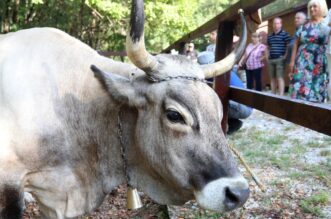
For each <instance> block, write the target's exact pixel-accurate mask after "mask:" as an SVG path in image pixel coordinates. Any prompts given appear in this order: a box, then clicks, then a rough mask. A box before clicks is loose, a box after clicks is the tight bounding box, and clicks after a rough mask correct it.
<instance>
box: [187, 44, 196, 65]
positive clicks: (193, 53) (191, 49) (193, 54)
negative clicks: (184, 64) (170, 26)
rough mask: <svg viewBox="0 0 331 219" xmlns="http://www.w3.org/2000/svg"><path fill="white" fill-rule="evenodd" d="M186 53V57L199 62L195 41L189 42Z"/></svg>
mask: <svg viewBox="0 0 331 219" xmlns="http://www.w3.org/2000/svg"><path fill="white" fill-rule="evenodd" d="M185 55H186V57H187V58H188V59H190V60H192V61H193V62H197V60H198V53H197V51H196V50H195V49H194V43H189V44H188V46H187V50H186V53H185Z"/></svg>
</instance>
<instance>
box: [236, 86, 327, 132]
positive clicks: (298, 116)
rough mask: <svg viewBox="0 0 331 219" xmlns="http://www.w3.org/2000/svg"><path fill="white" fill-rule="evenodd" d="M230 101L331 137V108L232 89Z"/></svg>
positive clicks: (252, 91)
mask: <svg viewBox="0 0 331 219" xmlns="http://www.w3.org/2000/svg"><path fill="white" fill-rule="evenodd" d="M230 99H231V100H234V101H236V102H239V103H242V104H245V105H247V106H250V107H253V108H255V109H257V110H260V111H262V112H265V113H268V114H270V115H273V116H276V117H279V118H282V119H285V120H287V121H289V122H293V123H295V124H298V125H301V126H304V127H306V128H309V129H312V130H315V131H317V132H320V133H324V134H326V135H329V136H331V106H330V105H326V104H315V103H310V102H305V101H300V100H292V99H289V98H286V97H282V96H277V95H273V94H268V93H262V92H258V91H254V90H248V89H241V88H237V87H232V86H231V88H230Z"/></svg>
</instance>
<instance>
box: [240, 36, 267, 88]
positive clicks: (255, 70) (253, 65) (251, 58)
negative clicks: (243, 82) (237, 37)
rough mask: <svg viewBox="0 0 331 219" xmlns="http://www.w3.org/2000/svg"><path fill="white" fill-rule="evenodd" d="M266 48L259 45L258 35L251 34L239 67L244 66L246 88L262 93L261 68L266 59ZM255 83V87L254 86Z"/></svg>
mask: <svg viewBox="0 0 331 219" xmlns="http://www.w3.org/2000/svg"><path fill="white" fill-rule="evenodd" d="M266 51H267V47H266V46H265V45H264V44H262V43H260V37H259V34H258V33H253V34H252V43H250V44H248V46H247V47H246V51H245V54H244V56H243V57H242V58H241V60H240V62H239V67H242V66H243V65H246V78H247V88H248V89H255V90H257V91H262V67H263V66H264V63H263V61H264V60H265V59H266V57H267V52H266ZM254 82H255V86H254Z"/></svg>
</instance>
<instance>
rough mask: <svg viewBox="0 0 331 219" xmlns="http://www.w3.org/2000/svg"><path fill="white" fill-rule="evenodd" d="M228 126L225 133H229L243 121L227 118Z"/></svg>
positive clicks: (241, 124)
mask: <svg viewBox="0 0 331 219" xmlns="http://www.w3.org/2000/svg"><path fill="white" fill-rule="evenodd" d="M228 126H229V129H228V131H227V134H228V135H231V134H233V133H234V132H236V131H238V130H239V129H240V128H241V127H242V126H243V122H242V121H241V120H239V119H228Z"/></svg>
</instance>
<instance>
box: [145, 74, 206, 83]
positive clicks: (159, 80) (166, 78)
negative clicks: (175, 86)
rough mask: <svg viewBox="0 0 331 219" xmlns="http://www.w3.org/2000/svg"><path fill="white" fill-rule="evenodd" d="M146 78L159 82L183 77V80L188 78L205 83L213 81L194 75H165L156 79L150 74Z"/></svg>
mask: <svg viewBox="0 0 331 219" xmlns="http://www.w3.org/2000/svg"><path fill="white" fill-rule="evenodd" d="M148 79H150V80H151V81H153V82H155V83H160V82H164V81H170V80H175V79H184V80H190V81H199V82H202V83H207V84H213V82H211V81H207V80H205V79H201V78H196V77H189V76H175V77H171V76H168V77H165V78H162V79H156V78H154V77H152V76H150V77H148Z"/></svg>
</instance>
